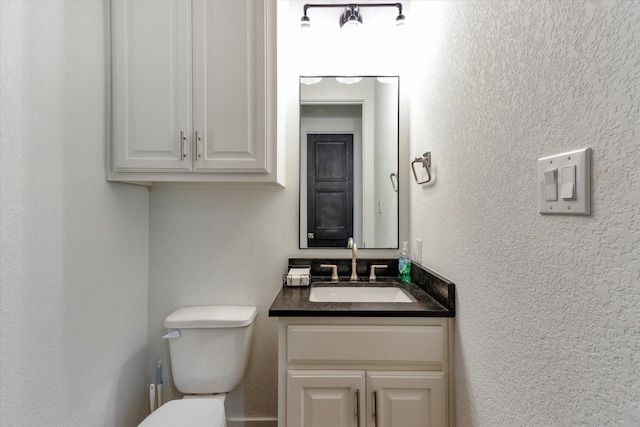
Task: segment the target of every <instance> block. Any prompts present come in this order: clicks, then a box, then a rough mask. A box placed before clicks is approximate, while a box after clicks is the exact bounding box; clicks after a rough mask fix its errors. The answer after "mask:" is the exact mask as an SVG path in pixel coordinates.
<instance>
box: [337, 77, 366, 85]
mask: <svg viewBox="0 0 640 427" xmlns="http://www.w3.org/2000/svg"><path fill="white" fill-rule="evenodd" d="M336 80H337V81H338V83H342V84H344V85H352V84H354V83H358V82H359V81H360V80H362V77H336Z"/></svg>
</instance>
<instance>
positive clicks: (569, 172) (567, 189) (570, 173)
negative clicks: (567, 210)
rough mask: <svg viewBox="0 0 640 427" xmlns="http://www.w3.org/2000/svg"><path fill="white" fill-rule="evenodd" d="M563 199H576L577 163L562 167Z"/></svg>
mask: <svg viewBox="0 0 640 427" xmlns="http://www.w3.org/2000/svg"><path fill="white" fill-rule="evenodd" d="M560 196H561V197H562V200H575V199H576V167H575V165H571V166H565V167H563V168H562V190H560Z"/></svg>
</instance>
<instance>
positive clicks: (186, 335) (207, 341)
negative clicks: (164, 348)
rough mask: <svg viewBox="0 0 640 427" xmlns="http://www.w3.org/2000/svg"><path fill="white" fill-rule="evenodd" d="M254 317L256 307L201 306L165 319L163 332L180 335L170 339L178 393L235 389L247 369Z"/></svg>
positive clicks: (172, 372) (172, 366) (177, 312)
mask: <svg viewBox="0 0 640 427" xmlns="http://www.w3.org/2000/svg"><path fill="white" fill-rule="evenodd" d="M256 314H257V309H256V308H255V307H246V306H200V307H182V308H179V309H178V310H176V311H174V312H173V313H171V314H170V315H169V316H167V318H166V319H165V321H164V326H165V328H167V329H168V330H169V332H171V331H176V330H178V331H180V335H179V336H178V337H173V338H169V354H170V355H171V374H172V376H173V382H174V384H175V386H176V387H177V388H178V390H180V391H181V392H182V393H186V394H208V393H226V392H229V391H231V390H233V389H234V388H236V387H237V386H238V384H239V383H240V381H241V380H242V377H243V376H244V374H245V372H246V369H247V364H248V361H249V349H250V346H251V336H252V333H253V320H254V319H255V317H256ZM175 335H177V334H170V336H175Z"/></svg>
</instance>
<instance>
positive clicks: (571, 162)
mask: <svg viewBox="0 0 640 427" xmlns="http://www.w3.org/2000/svg"><path fill="white" fill-rule="evenodd" d="M570 166H575V187H574V193H573V194H574V196H575V199H574V200H567V199H563V198H562V197H558V198H557V200H552V201H550V200H547V198H548V197H547V193H548V189H546V188H545V179H544V178H545V176H544V173H545V172H546V171H548V170H550V169H557V170H558V171H559V173H558V174H557V181H556V185H557V186H558V188H557V191H556V194H557V195H558V196H561V195H562V191H561V190H562V184H563V173H562V170H563V168H565V167H570ZM565 188H566V187H565ZM538 194H539V204H540V213H541V214H545V215H591V148H583V149H582V150H576V151H571V152H569V153H562V154H557V155H554V156H548V157H542V158H540V159H538Z"/></svg>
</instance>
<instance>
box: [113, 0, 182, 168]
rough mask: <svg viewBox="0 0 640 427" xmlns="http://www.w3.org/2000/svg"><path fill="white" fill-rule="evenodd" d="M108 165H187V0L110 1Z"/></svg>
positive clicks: (129, 166) (142, 166)
mask: <svg viewBox="0 0 640 427" xmlns="http://www.w3.org/2000/svg"><path fill="white" fill-rule="evenodd" d="M111 11H112V40H113V46H112V61H113V78H112V84H113V130H112V131H113V147H112V150H113V154H112V163H113V169H114V170H115V171H117V172H139V171H180V170H184V171H187V170H189V169H190V167H191V165H190V164H191V161H190V157H191V156H190V146H189V140H190V139H191V138H190V136H191V135H190V134H191V89H192V88H191V2H188V1H181V0H172V1H112V2H111Z"/></svg>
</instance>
